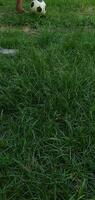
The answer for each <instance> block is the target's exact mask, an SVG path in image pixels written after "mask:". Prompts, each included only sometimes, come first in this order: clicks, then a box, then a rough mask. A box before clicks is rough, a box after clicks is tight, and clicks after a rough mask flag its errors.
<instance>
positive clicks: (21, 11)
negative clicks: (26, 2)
mask: <svg viewBox="0 0 95 200" xmlns="http://www.w3.org/2000/svg"><path fill="white" fill-rule="evenodd" d="M16 11H17V12H18V13H24V12H25V10H24V9H23V8H22V9H20V8H17V9H16Z"/></svg>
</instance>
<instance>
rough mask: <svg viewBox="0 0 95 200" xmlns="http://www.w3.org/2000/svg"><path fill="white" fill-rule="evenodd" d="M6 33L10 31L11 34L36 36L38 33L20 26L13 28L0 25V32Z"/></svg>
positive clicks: (27, 27)
mask: <svg viewBox="0 0 95 200" xmlns="http://www.w3.org/2000/svg"><path fill="white" fill-rule="evenodd" d="M7 31H12V32H16V31H17V32H23V33H26V34H37V33H38V31H37V30H34V29H32V28H31V27H29V26H20V27H15V26H7V25H0V32H7Z"/></svg>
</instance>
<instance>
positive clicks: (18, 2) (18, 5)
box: [16, 0, 23, 12]
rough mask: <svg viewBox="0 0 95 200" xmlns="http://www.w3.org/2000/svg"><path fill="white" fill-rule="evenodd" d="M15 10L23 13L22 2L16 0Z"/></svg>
mask: <svg viewBox="0 0 95 200" xmlns="http://www.w3.org/2000/svg"><path fill="white" fill-rule="evenodd" d="M16 10H17V11H18V12H23V8H22V0H16Z"/></svg>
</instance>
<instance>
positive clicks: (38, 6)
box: [31, 0, 46, 15]
mask: <svg viewBox="0 0 95 200" xmlns="http://www.w3.org/2000/svg"><path fill="white" fill-rule="evenodd" d="M31 12H32V13H38V14H41V15H45V14H46V3H45V2H44V1H43V0H31Z"/></svg>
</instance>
